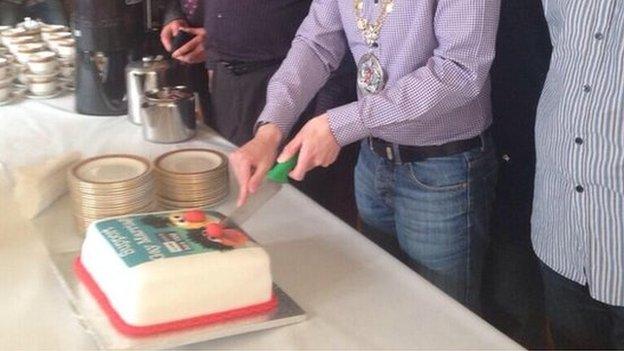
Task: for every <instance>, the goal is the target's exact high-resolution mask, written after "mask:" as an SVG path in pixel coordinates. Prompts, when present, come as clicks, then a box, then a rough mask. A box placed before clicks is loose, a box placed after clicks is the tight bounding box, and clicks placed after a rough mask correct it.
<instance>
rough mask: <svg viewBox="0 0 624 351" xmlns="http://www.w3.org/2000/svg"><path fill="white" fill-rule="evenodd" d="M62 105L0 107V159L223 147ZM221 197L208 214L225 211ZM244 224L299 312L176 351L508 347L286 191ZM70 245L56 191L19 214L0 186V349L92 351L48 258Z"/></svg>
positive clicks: (74, 244) (74, 241)
mask: <svg viewBox="0 0 624 351" xmlns="http://www.w3.org/2000/svg"><path fill="white" fill-rule="evenodd" d="M72 106H73V97H72V96H65V97H61V98H58V99H54V100H48V101H23V102H21V103H19V104H14V105H9V106H5V107H0V165H2V166H3V167H4V169H5V170H6V169H9V170H10V169H14V167H17V166H20V165H24V164H31V163H34V162H39V161H41V160H43V159H45V158H46V157H50V156H54V155H57V154H59V153H60V152H64V151H68V150H80V151H82V152H83V154H84V155H85V156H93V155H96V154H102V153H112V152H125V153H136V154H139V155H144V156H147V157H150V158H153V157H155V156H156V155H158V154H159V153H162V152H164V151H168V150H171V149H176V148H183V147H189V146H203V147H211V148H217V149H220V150H223V151H226V152H228V151H231V150H232V149H233V147H232V145H230V144H229V143H227V142H226V141H224V140H223V139H221V138H220V137H218V136H217V135H215V134H214V133H213V132H211V131H210V130H208V129H205V130H202V131H201V133H200V135H199V137H198V138H195V139H194V140H192V141H190V142H187V143H183V144H176V145H158V144H150V143H147V142H144V141H143V140H142V137H141V132H140V128H139V127H137V126H134V125H131V124H130V123H129V122H127V120H126V119H125V118H119V117H87V116H79V115H77V114H75V113H73V112H72ZM233 196H234V194H231V195H230V196H229V198H228V200H227V201H226V202H225V203H223V204H222V205H220V206H218V207H217V208H216V209H217V210H220V211H223V212H225V213H227V211H229V210H231V209H232V208H233ZM244 228H245V229H246V230H247V231H248V232H249V233H250V234H251V235H252V236H253V237H254V238H255V239H256V240H258V241H259V242H260V243H261V244H262V245H263V246H264V247H265V248H266V249H267V251H268V252H269V254H270V256H271V259H272V266H273V273H274V279H275V281H276V282H277V283H278V284H279V285H280V287H282V288H283V289H284V290H285V291H286V292H287V293H288V294H289V295H290V296H291V297H292V298H293V299H295V301H297V302H298V303H299V304H300V305H301V306H302V307H303V308H304V309H305V310H306V311H307V312H308V315H309V318H308V320H307V321H305V322H303V323H300V324H296V325H293V326H287V327H283V328H278V329H273V330H268V331H262V332H256V333H252V334H246V335H240V336H236V337H231V338H225V339H220V340H214V341H210V342H204V343H200V344H195V345H189V346H187V347H185V348H186V349H288V350H291V349H328V348H329V349H416V348H418V349H423V348H425V349H518V348H520V346H519V345H517V344H516V343H514V342H513V341H511V340H510V339H509V338H507V337H506V336H504V335H503V334H501V333H500V332H498V331H497V330H496V329H495V328H494V327H492V326H490V325H489V324H487V323H486V322H485V321H483V320H482V319H480V318H479V317H477V316H476V315H474V314H472V313H471V312H470V311H468V310H467V309H465V308H464V307H463V306H461V305H460V304H458V303H456V302H455V301H454V300H452V299H451V298H449V297H447V296H446V295H445V294H443V293H442V292H441V291H439V290H438V289H436V288H435V287H433V286H432V285H431V284H429V283H428V282H427V281H425V280H424V279H423V278H421V277H420V276H418V275H417V274H416V273H414V272H413V271H412V270H410V269H409V268H407V267H406V266H404V265H403V264H402V263H400V262H399V261H398V260H396V259H395V258H393V257H392V256H390V255H389V254H387V253H386V252H384V251H383V250H382V249H380V248H379V247H377V246H376V245H375V244H373V243H372V242H370V241H369V240H367V239H366V238H364V237H363V236H362V235H360V234H359V233H358V232H356V231H355V230H353V229H352V228H351V227H349V226H348V225H346V224H345V223H343V222H342V221H340V220H339V219H338V218H336V217H334V216H333V215H332V214H331V213H329V212H327V211H326V210H325V209H323V208H322V207H320V206H319V205H317V204H316V203H314V202H313V201H312V200H310V199H309V198H307V197H306V196H305V195H303V194H301V193H299V192H298V191H297V190H296V189H294V188H292V187H290V186H287V187H285V188H284V189H283V190H282V191H281V192H280V193H279V194H278V195H277V196H276V198H274V199H273V200H271V201H270V202H269V203H267V205H266V206H265V207H264V208H262V209H261V210H260V211H259V212H258V213H257V215H256V216H255V217H254V218H252V219H250V220H249V221H248V222H247V223H246V225H245V226H244ZM80 243H81V237H80V235H78V234H77V233H76V229H75V228H74V224H73V222H72V220H71V216H70V210H69V199H68V198H67V196H65V197H64V198H62V199H60V200H59V201H57V202H56V203H55V204H54V205H53V206H52V207H51V208H49V209H48V210H46V211H45V212H44V213H43V214H41V215H40V216H39V217H38V218H36V219H34V220H25V219H23V218H21V217H20V215H19V213H17V211H16V209H15V206H14V205H13V199H12V198H11V196H10V191H9V189H8V188H7V187H5V188H4V190H2V192H0V311H3V318H2V319H1V321H0V331H2V332H1V333H0V348H2V349H62V350H74V349H91V348H93V347H94V344H93V343H92V341H91V340H90V338H89V336H88V335H86V334H85V333H84V332H83V330H82V329H81V327H80V326H79V324H78V322H77V320H76V319H75V317H74V316H73V315H72V312H71V310H70V308H69V305H68V303H67V302H66V300H65V295H64V292H63V290H62V288H61V286H60V285H59V283H58V282H57V280H56V278H55V277H54V276H53V271H52V268H51V266H50V260H49V254H48V253H49V251H53V252H65V251H72V250H76V249H77V248H78V247H79V246H80Z"/></svg>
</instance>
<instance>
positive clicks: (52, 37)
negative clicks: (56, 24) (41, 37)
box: [46, 31, 74, 45]
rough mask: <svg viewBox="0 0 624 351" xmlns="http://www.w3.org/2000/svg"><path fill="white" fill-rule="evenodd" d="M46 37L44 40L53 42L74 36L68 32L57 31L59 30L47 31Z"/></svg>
mask: <svg viewBox="0 0 624 351" xmlns="http://www.w3.org/2000/svg"><path fill="white" fill-rule="evenodd" d="M46 37H47V39H46V40H47V41H48V42H55V41H59V40H65V39H73V37H74V36H73V35H72V34H71V33H70V32H64V31H59V32H53V33H48V34H47V35H46ZM50 45H52V44H50Z"/></svg>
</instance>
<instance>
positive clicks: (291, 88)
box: [258, 0, 500, 145]
mask: <svg viewBox="0 0 624 351" xmlns="http://www.w3.org/2000/svg"><path fill="white" fill-rule="evenodd" d="M499 9H500V0H395V3H394V10H393V12H391V13H390V14H389V16H388V17H387V19H386V22H385V24H384V26H383V29H382V30H381V35H380V37H379V40H378V43H379V47H378V48H376V49H374V51H373V52H374V53H375V55H376V56H377V57H378V58H379V60H380V62H381V64H382V66H383V67H384V70H385V72H386V74H387V76H388V82H387V84H386V87H385V89H384V90H383V91H381V92H380V93H377V94H375V95H366V96H364V95H360V96H359V99H358V101H356V102H353V103H350V104H347V105H344V106H340V107H337V108H334V109H332V110H329V111H328V115H329V123H330V128H331V131H332V133H333V134H334V136H335V137H336V139H337V140H338V143H339V144H340V145H346V144H348V143H351V142H354V141H357V140H359V139H363V138H365V137H368V136H374V137H378V138H381V139H384V140H386V141H389V142H393V143H397V144H403V145H440V144H444V143H447V142H450V141H455V140H462V139H469V138H472V137H474V136H476V135H479V134H480V133H481V132H483V131H484V130H485V129H487V127H488V126H489V125H490V123H491V120H492V113H491V106H490V82H489V70H490V64H491V63H492V60H493V58H494V47H495V41H496V31H497V27H498V15H499ZM378 13H379V5H375V3H374V0H364V16H365V18H367V19H369V21H374V20H375V19H376V18H377V15H378ZM355 22H356V18H355V11H354V8H353V1H352V0H315V1H313V3H312V6H311V8H310V12H309V14H308V16H307V17H306V19H305V20H304V21H303V23H302V25H301V27H300V28H299V30H298V32H297V35H296V37H295V39H294V40H293V43H292V47H291V49H290V51H289V53H288V56H287V58H286V59H285V61H284V62H283V63H282V66H281V67H280V69H279V70H278V71H277V72H276V73H275V75H274V76H273V77H272V79H271V81H270V83H269V86H268V91H267V104H266V107H265V108H264V110H263V112H262V114H261V115H260V117H259V119H258V120H259V121H260V122H272V123H275V124H277V126H278V127H280V129H281V130H282V132H283V133H284V135H288V132H289V131H290V130H291V128H292V126H293V125H294V123H295V122H296V120H297V118H298V116H299V115H300V114H301V112H303V110H304V109H305V107H306V106H307V104H308V102H309V101H310V100H311V99H312V98H313V96H314V95H315V93H316V92H317V91H318V90H319V89H320V88H321V87H322V86H323V84H324V83H325V81H326V80H327V79H328V77H329V74H330V72H331V71H333V70H335V69H336V68H337V67H338V65H339V64H340V61H341V59H342V57H343V56H344V54H345V51H346V49H347V48H349V49H350V50H351V52H352V54H353V56H354V57H355V60H356V62H357V61H358V60H359V59H360V57H361V56H362V55H364V54H365V53H366V52H368V50H369V49H368V46H367V45H366V43H365V42H364V40H363V38H362V36H361V34H360V32H359V31H358V29H357V27H356V24H355ZM353 84H356V82H353Z"/></svg>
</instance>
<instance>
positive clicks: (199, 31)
mask: <svg viewBox="0 0 624 351" xmlns="http://www.w3.org/2000/svg"><path fill="white" fill-rule="evenodd" d="M179 30H181V31H184V32H187V33H191V34H195V36H194V37H193V39H191V40H190V41H189V42H188V43H186V44H184V45H182V47H181V48H179V49H178V50H176V51H174V52H173V54H172V55H171V56H173V58H175V59H177V60H180V61H182V62H185V63H200V62H204V61H206V52H205V51H204V39H205V38H206V30H204V28H180V29H179Z"/></svg>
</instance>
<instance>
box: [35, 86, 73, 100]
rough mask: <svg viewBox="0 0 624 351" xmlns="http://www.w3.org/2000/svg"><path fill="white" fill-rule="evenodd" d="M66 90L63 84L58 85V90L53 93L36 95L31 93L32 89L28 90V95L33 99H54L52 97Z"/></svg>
mask: <svg viewBox="0 0 624 351" xmlns="http://www.w3.org/2000/svg"><path fill="white" fill-rule="evenodd" d="M64 92H65V89H64V88H63V87H62V86H58V87H56V91H55V92H53V93H51V94H48V95H35V94H33V93H31V92H30V90H27V91H26V97H27V98H29V99H33V100H44V99H52V98H55V97H57V96H60V95H61V94H63V93H64Z"/></svg>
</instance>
